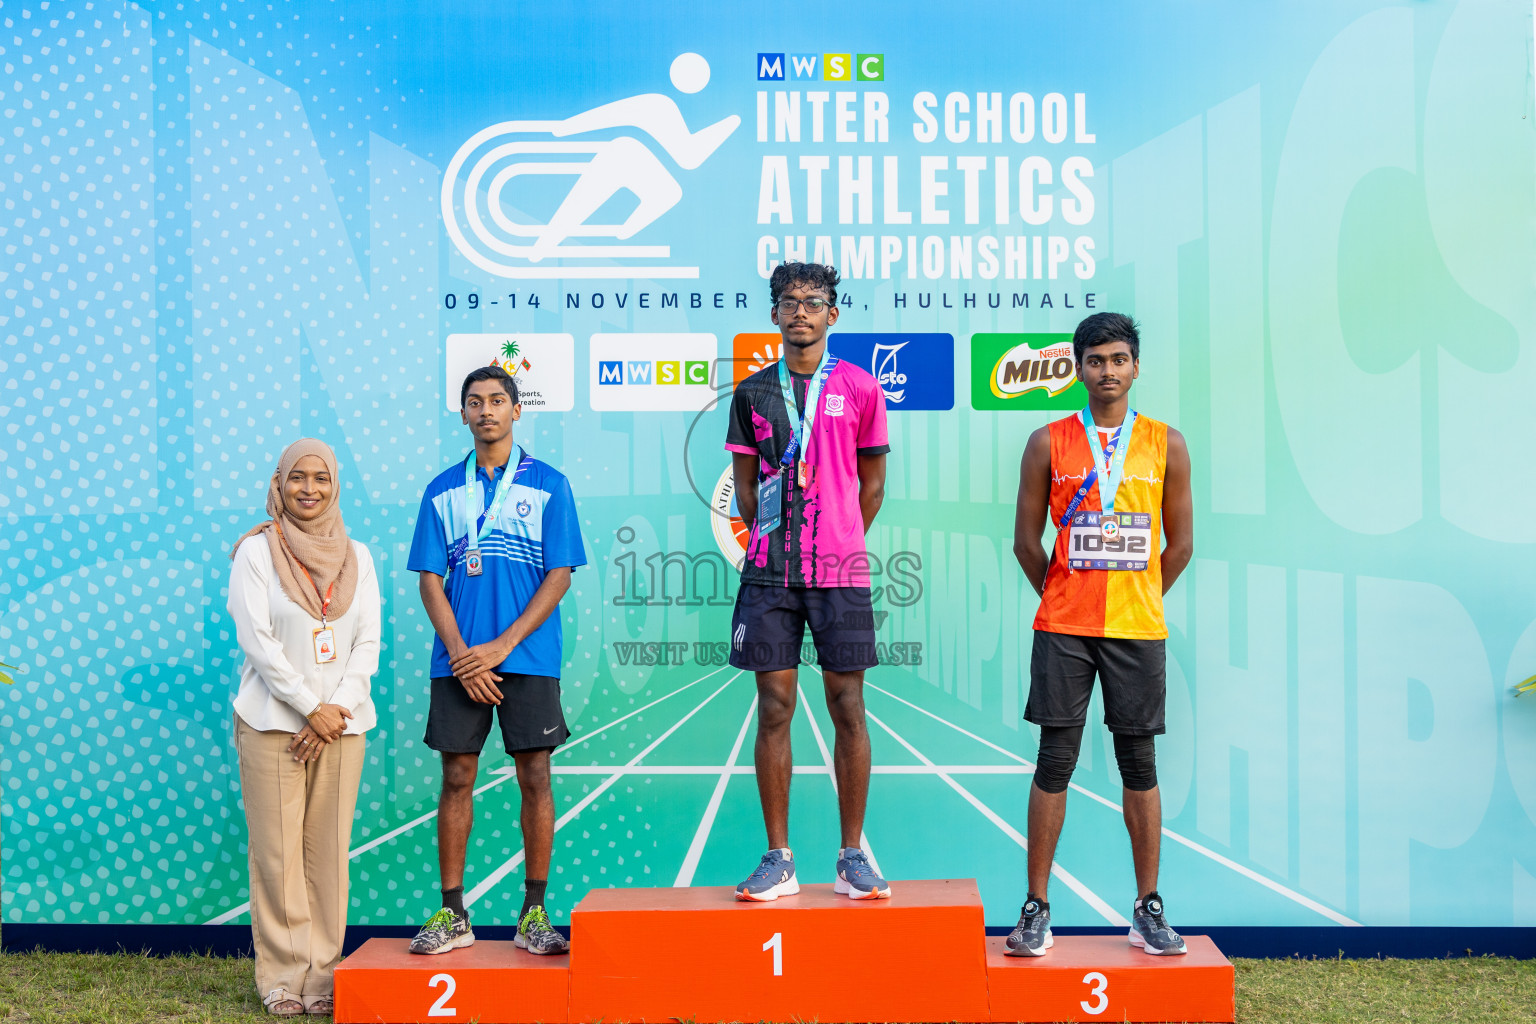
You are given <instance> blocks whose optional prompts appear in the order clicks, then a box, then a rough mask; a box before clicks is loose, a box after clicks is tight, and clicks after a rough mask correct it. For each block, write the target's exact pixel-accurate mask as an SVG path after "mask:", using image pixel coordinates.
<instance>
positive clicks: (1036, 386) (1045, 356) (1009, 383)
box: [992, 342, 1077, 398]
mask: <svg viewBox="0 0 1536 1024" xmlns="http://www.w3.org/2000/svg"><path fill="white" fill-rule="evenodd" d="M1076 380H1077V370H1076V364H1075V363H1074V362H1073V361H1072V345H1071V343H1070V342H1069V343H1067V344H1065V345H1050V346H1047V347H1046V348H1040V349H1037V348H1031V347H1030V346H1029V343H1028V342H1025V343H1024V344H1022V345H1015V346H1014V347H1013V348H1010V349H1009V350H1008V351H1007V352H1004V353H1003V356H1002V358H1001V359H999V360H998V361H997V363H996V364H995V365H994V366H993V367H992V393H993V394H994V395H996V396H997V397H998V398H1017V397H1019V396H1020V395H1026V394H1028V393H1029V392H1031V391H1044V392H1045V393H1046V394H1047V395H1059V394H1061V393H1062V392H1063V391H1065V390H1067V388H1069V387H1071V386H1072V384H1073V383H1074V382H1075V381H1076Z"/></svg>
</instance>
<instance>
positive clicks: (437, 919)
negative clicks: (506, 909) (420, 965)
mask: <svg viewBox="0 0 1536 1024" xmlns="http://www.w3.org/2000/svg"><path fill="white" fill-rule="evenodd" d="M474 944H475V933H474V932H472V931H470V929H469V918H468V917H460V916H459V915H458V914H455V913H454V912H453V911H451V910H449V909H448V908H447V907H444V908H442V909H441V910H439V911H438V912H437V913H435V914H433V915H432V916H431V917H429V918H427V923H426V924H424V925H422V926H421V931H419V932H417V933H416V937H415V938H414V939H412V940H411V952H412V953H446V952H448V951H449V950H450V949H462V948H463V947H465V946H473V945H474Z"/></svg>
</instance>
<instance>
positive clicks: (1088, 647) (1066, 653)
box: [1024, 629, 1166, 736]
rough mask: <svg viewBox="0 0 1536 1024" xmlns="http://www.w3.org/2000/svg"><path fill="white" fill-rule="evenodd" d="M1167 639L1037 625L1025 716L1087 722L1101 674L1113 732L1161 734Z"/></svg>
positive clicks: (1036, 720) (1056, 722) (1040, 720)
mask: <svg viewBox="0 0 1536 1024" xmlns="http://www.w3.org/2000/svg"><path fill="white" fill-rule="evenodd" d="M1163 643H1164V642H1163V641H1162V640H1119V639H1115V638H1112V637H1097V636H1072V635H1070V634H1068V633H1047V632H1045V631H1044V630H1040V629H1037V630H1035V649H1034V653H1033V654H1032V655H1031V657H1030V659H1029V700H1028V701H1027V702H1025V704H1024V720H1025V721H1027V722H1033V723H1035V724H1036V725H1055V726H1079V725H1086V724H1087V722H1088V698H1089V697H1090V696H1092V695H1093V677H1094V675H1095V674H1097V675H1098V677H1099V685H1100V687H1102V688H1103V690H1104V724H1105V725H1106V726H1108V727H1109V731H1110V732H1114V733H1120V734H1121V735H1124V736H1159V735H1162V733H1163V732H1164V731H1165V730H1164V728H1163V703H1164V701H1163V697H1164V694H1165V692H1166V686H1165V668H1166V658H1165V654H1164V650H1163Z"/></svg>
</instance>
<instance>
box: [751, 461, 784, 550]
mask: <svg viewBox="0 0 1536 1024" xmlns="http://www.w3.org/2000/svg"><path fill="white" fill-rule="evenodd" d="M783 521H784V474H783V473H775V474H774V475H773V476H771V477H769V478H768V479H767V480H764V481H763V485H762V487H760V488H759V489H758V492H757V535H758V536H759V537H766V536H768V535H769V534H770V533H772V532H773V531H774V530H777V529H778V528H779V524H780V523H782V522H783Z"/></svg>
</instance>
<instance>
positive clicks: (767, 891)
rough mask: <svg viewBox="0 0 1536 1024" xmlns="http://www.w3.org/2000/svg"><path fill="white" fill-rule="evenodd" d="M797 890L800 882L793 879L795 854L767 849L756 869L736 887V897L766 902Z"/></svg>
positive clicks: (789, 894)
mask: <svg viewBox="0 0 1536 1024" xmlns="http://www.w3.org/2000/svg"><path fill="white" fill-rule="evenodd" d="M799 891H800V883H799V882H798V881H797V880H796V879H795V855H794V854H793V853H791V852H790V851H789V850H788V849H784V850H769V851H768V852H767V853H765V854H763V859H762V860H761V861H760V862H759V863H758V865H757V870H756V871H754V872H752V874H750V875H748V876H747V880H746V881H745V882H742V883H741V884H740V885H738V886H737V887H736V898H737V899H738V900H747V901H749V902H753V903H767V902H769V901H771V900H776V899H778V898H779V897H780V896H793V895H794V894H795V893H797V892H799Z"/></svg>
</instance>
